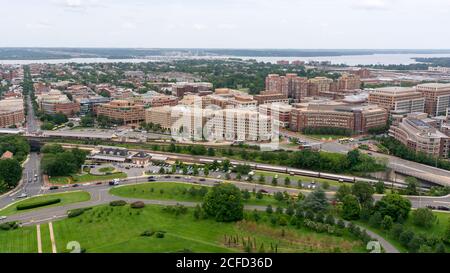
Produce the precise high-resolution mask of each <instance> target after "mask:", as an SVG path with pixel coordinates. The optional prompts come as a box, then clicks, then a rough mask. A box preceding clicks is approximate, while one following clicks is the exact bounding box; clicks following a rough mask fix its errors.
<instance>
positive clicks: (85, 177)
mask: <svg viewBox="0 0 450 273" xmlns="http://www.w3.org/2000/svg"><path fill="white" fill-rule="evenodd" d="M114 178H119V179H123V178H127V174H126V173H123V172H117V173H111V174H104V175H94V174H80V175H72V176H64V177H51V178H50V179H49V180H50V183H52V184H73V183H87V182H93V181H106V180H111V179H114Z"/></svg>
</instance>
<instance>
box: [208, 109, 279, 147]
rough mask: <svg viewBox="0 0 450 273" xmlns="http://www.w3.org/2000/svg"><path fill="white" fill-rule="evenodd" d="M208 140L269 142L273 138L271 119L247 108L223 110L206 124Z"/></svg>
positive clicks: (216, 113)
mask: <svg viewBox="0 0 450 273" xmlns="http://www.w3.org/2000/svg"><path fill="white" fill-rule="evenodd" d="M205 126H206V132H207V133H208V134H207V136H206V138H207V139H214V140H219V141H220V140H225V141H269V140H270V139H271V138H272V124H271V120H270V117H268V116H265V115H263V114H260V113H259V112H257V111H254V110H251V109H245V108H239V109H238V108H232V109H223V110H221V111H217V112H215V113H214V115H213V116H212V118H211V117H210V118H208V122H207V123H206V125H205Z"/></svg>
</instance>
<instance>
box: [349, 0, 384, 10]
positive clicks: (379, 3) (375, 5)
mask: <svg viewBox="0 0 450 273" xmlns="http://www.w3.org/2000/svg"><path fill="white" fill-rule="evenodd" d="M354 6H355V7H356V8H358V9H365V10H387V9H388V5H387V3H386V1H385V0H361V1H358V3H356V4H355V5H354Z"/></svg>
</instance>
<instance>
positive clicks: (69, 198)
mask: <svg viewBox="0 0 450 273" xmlns="http://www.w3.org/2000/svg"><path fill="white" fill-rule="evenodd" d="M54 198H60V199H61V202H59V203H57V204H52V205H49V206H44V207H38V208H33V209H29V210H17V206H18V205H19V204H27V203H30V202H36V201H45V200H49V199H54ZM90 199H91V196H90V194H89V193H88V192H85V191H75V192H69V193H57V194H46V195H42V196H35V197H31V198H28V199H24V200H22V201H19V202H17V203H14V204H13V205H11V206H9V207H6V208H4V209H2V210H0V215H5V216H8V215H12V214H19V213H25V212H29V211H32V210H38V209H42V208H49V207H57V206H64V205H68V204H72V203H78V202H84V201H88V200H90Z"/></svg>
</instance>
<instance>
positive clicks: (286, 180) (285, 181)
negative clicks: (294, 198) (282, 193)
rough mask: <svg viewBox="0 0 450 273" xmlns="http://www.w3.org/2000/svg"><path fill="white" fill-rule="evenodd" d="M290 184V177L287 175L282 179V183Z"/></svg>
mask: <svg viewBox="0 0 450 273" xmlns="http://www.w3.org/2000/svg"><path fill="white" fill-rule="evenodd" d="M290 184H291V179H289V177H288V176H286V178H285V179H284V185H286V186H289V185H290Z"/></svg>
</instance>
